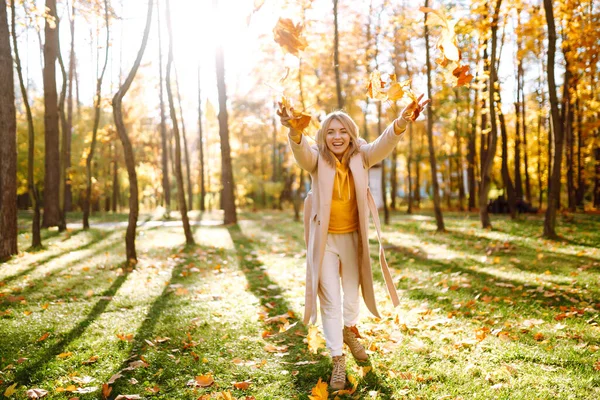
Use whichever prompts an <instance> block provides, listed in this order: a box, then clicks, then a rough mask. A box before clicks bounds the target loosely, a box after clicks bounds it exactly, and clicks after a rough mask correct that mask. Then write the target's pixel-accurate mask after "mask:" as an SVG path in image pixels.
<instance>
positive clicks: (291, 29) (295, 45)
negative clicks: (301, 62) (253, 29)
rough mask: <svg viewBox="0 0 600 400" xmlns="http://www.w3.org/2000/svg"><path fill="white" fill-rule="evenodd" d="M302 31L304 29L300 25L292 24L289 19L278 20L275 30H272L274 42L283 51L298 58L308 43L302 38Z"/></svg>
mask: <svg viewBox="0 0 600 400" xmlns="http://www.w3.org/2000/svg"><path fill="white" fill-rule="evenodd" d="M303 29H304V27H303V26H302V24H300V23H298V24H294V22H293V21H292V20H291V19H289V18H279V20H278V21H277V24H276V25H275V28H273V35H274V38H275V42H277V44H279V45H280V46H281V48H282V49H283V50H285V51H287V52H288V53H290V54H293V55H295V56H296V57H299V56H300V52H301V51H303V50H304V49H305V48H306V46H308V42H307V41H306V39H305V38H304V37H302V30H303Z"/></svg>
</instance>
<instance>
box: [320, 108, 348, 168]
mask: <svg viewBox="0 0 600 400" xmlns="http://www.w3.org/2000/svg"><path fill="white" fill-rule="evenodd" d="M325 143H327V148H328V149H329V150H330V151H331V152H332V153H333V154H334V155H335V156H336V157H337V158H338V159H341V158H342V156H343V155H344V153H345V152H346V150H347V149H348V146H349V145H350V134H349V133H348V131H347V130H346V128H345V127H344V125H342V123H341V122H340V121H339V120H338V119H335V118H334V119H332V120H331V122H330V123H329V127H327V132H325Z"/></svg>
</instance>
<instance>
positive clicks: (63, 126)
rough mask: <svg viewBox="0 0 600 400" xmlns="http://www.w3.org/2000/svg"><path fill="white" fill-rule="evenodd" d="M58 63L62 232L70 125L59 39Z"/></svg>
mask: <svg viewBox="0 0 600 400" xmlns="http://www.w3.org/2000/svg"><path fill="white" fill-rule="evenodd" d="M56 30H57V31H59V32H60V21H56ZM58 65H59V66H60V72H61V74H62V87H61V90H60V98H59V100H58V116H59V120H60V130H61V140H60V176H59V180H58V181H59V185H60V187H59V188H58V208H59V210H60V223H59V224H58V230H59V231H60V232H64V231H65V230H66V229H67V216H66V213H65V183H66V176H67V174H66V170H67V166H66V152H67V139H68V137H69V131H70V129H71V128H70V127H69V125H68V121H67V115H66V112H65V99H66V96H67V82H68V79H67V70H66V69H65V64H64V62H63V58H62V52H61V49H60V40H59V41H58Z"/></svg>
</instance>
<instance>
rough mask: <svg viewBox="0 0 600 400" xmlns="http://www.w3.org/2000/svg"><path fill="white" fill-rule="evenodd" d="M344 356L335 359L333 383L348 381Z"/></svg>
mask: <svg viewBox="0 0 600 400" xmlns="http://www.w3.org/2000/svg"><path fill="white" fill-rule="evenodd" d="M345 361H346V360H345V359H344V356H338V357H334V358H333V371H332V373H331V375H332V379H331V380H332V381H333V382H345V381H346V363H345Z"/></svg>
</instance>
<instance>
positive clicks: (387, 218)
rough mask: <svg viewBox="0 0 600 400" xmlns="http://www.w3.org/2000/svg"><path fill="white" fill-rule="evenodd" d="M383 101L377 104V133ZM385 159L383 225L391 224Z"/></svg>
mask: <svg viewBox="0 0 600 400" xmlns="http://www.w3.org/2000/svg"><path fill="white" fill-rule="evenodd" d="M381 118H382V117H381V101H378V102H377V132H381ZM385 176H386V168H385V159H383V160H381V197H382V199H383V223H384V224H385V225H389V224H390V209H389V207H388V204H387V193H386V192H387V185H386V179H385Z"/></svg>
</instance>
